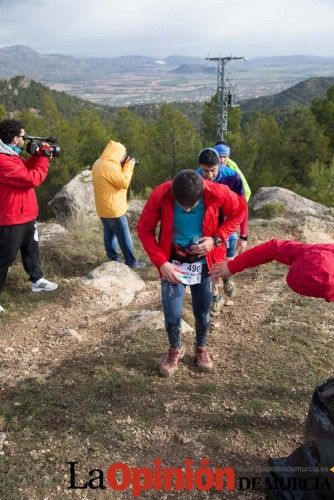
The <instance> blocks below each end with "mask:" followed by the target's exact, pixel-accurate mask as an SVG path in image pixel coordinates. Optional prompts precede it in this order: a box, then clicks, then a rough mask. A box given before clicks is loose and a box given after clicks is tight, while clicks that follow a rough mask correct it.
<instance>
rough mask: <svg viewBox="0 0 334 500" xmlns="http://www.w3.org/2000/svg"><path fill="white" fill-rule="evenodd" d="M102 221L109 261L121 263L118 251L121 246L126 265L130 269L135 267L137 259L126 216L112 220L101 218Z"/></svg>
mask: <svg viewBox="0 0 334 500" xmlns="http://www.w3.org/2000/svg"><path fill="white" fill-rule="evenodd" d="M101 220H102V223H103V237H104V247H105V249H106V252H107V257H108V259H110V260H116V261H119V255H118V253H117V251H118V246H120V248H121V250H122V254H123V257H124V260H125V264H126V265H127V266H129V267H135V266H136V264H137V259H136V258H135V256H134V255H133V242H132V238H131V233H130V229H129V224H128V219H127V217H126V215H122V217H115V218H110V219H106V218H104V217H101Z"/></svg>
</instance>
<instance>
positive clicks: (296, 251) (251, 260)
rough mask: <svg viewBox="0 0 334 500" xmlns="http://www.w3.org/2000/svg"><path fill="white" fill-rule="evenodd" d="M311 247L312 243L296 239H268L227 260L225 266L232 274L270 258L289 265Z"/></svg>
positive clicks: (268, 260) (264, 262)
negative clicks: (300, 241)
mask: <svg viewBox="0 0 334 500" xmlns="http://www.w3.org/2000/svg"><path fill="white" fill-rule="evenodd" d="M312 247H314V245H312V244H306V243H299V242H298V241H292V240H291V241H289V240H270V241H267V242H266V243H262V244H261V245H257V246H256V247H253V248H251V249H250V250H246V251H245V252H243V253H241V254H240V255H238V256H237V257H235V258H234V259H233V260H230V261H228V264H227V266H228V269H229V271H230V273H232V274H235V273H239V272H240V271H243V270H244V269H247V268H248V267H256V266H259V265H261V264H266V263H267V262H271V261H272V260H276V261H277V262H280V263H281V264H286V265H288V266H289V265H291V264H292V263H293V262H294V261H295V260H296V258H297V257H298V256H299V255H300V254H301V253H302V252H304V251H305V249H307V248H312Z"/></svg>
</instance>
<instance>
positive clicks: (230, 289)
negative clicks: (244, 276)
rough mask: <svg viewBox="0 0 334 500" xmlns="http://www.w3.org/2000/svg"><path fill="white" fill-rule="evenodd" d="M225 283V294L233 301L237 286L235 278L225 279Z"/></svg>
mask: <svg viewBox="0 0 334 500" xmlns="http://www.w3.org/2000/svg"><path fill="white" fill-rule="evenodd" d="M223 282H224V292H225V294H226V295H227V297H229V298H230V299H232V297H234V296H235V294H236V291H237V289H236V286H235V283H234V281H233V278H225V279H224V280H223Z"/></svg>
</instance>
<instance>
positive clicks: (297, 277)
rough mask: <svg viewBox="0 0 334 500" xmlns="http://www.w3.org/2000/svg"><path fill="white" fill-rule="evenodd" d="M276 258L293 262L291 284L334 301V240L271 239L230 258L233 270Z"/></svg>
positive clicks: (298, 289)
mask: <svg viewBox="0 0 334 500" xmlns="http://www.w3.org/2000/svg"><path fill="white" fill-rule="evenodd" d="M272 260H276V261H277V262H281V263H282V264H286V265H288V266H290V270H289V272H288V274H287V277H286V282H287V284H288V286H289V287H290V288H291V289H292V290H293V291H294V292H296V293H299V294H300V295H307V296H309V297H320V298H323V299H326V300H327V301H328V302H333V301H334V243H328V244H326V243H320V244H318V243H315V244H307V243H299V242H298V241H289V240H287V241H284V240H270V241H267V242H266V243H262V245H258V246H256V247H253V248H251V249H250V250H247V251H246V252H243V253H242V254H240V255H238V256H237V257H235V258H234V259H233V260H230V261H229V262H228V264H227V267H228V269H229V271H230V273H231V274H234V273H238V272H240V271H243V270H244V269H247V268H248V267H255V266H258V265H260V264H266V263H267V262H271V261H272Z"/></svg>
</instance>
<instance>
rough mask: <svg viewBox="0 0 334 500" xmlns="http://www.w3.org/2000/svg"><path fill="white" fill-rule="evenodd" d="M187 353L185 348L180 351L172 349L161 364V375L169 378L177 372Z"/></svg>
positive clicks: (182, 347)
mask: <svg viewBox="0 0 334 500" xmlns="http://www.w3.org/2000/svg"><path fill="white" fill-rule="evenodd" d="M184 353H185V349H184V346H181V347H180V349H175V348H174V347H170V348H169V349H168V351H167V352H166V354H165V355H164V357H163V358H162V360H161V363H160V373H161V375H164V376H165V377H169V376H170V375H173V373H174V372H176V370H177V368H178V366H177V364H178V362H179V360H180V359H182V358H183V356H184Z"/></svg>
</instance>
